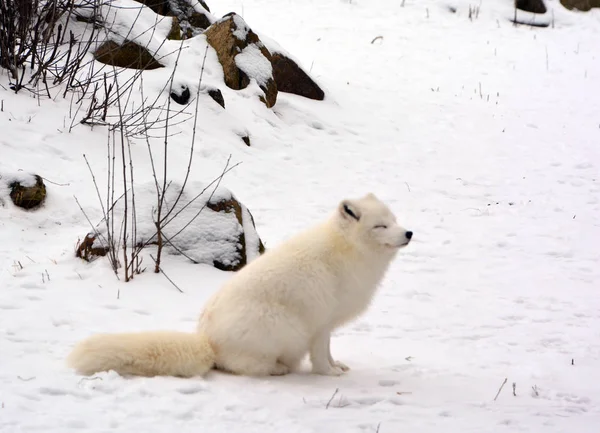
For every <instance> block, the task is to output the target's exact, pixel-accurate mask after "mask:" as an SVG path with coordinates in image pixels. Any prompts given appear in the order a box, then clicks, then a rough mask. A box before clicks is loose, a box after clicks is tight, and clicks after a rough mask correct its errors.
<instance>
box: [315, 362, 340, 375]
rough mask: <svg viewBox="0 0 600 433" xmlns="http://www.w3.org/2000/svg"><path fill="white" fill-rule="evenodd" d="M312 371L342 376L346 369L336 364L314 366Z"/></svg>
mask: <svg viewBox="0 0 600 433" xmlns="http://www.w3.org/2000/svg"><path fill="white" fill-rule="evenodd" d="M312 372H313V373H314V374H320V375H322V376H341V375H342V374H344V370H342V368H341V367H338V366H336V365H327V366H326V367H324V368H314V367H313V370H312Z"/></svg>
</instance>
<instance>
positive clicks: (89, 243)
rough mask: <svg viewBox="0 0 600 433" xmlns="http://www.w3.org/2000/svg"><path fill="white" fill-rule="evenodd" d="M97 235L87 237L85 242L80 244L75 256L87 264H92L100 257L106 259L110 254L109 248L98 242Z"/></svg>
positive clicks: (90, 234) (92, 234)
mask: <svg viewBox="0 0 600 433" xmlns="http://www.w3.org/2000/svg"><path fill="white" fill-rule="evenodd" d="M96 238H97V235H96V234H94V233H88V234H87V235H85V238H84V239H83V242H78V244H77V248H76V250H75V256H77V257H79V258H80V259H83V260H85V261H86V262H91V261H93V260H95V259H97V258H98V257H104V256H106V255H107V254H108V246H104V245H102V244H101V243H100V242H99V241H97V240H96Z"/></svg>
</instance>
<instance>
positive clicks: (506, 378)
mask: <svg viewBox="0 0 600 433" xmlns="http://www.w3.org/2000/svg"><path fill="white" fill-rule="evenodd" d="M506 382H508V377H505V378H504V382H502V385H500V389H499V390H498V393H497V394H496V397H494V401H496V399H497V398H498V396H499V395H500V392H501V391H502V388H504V385H505V384H506Z"/></svg>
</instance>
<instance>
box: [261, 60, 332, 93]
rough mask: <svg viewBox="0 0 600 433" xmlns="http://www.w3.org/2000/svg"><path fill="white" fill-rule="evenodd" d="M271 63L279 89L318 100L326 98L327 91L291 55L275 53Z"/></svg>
mask: <svg viewBox="0 0 600 433" xmlns="http://www.w3.org/2000/svg"><path fill="white" fill-rule="evenodd" d="M271 64H272V65H273V77H274V78H275V83H276V84H277V90H278V91H280V92H287V93H293V94H295V95H300V96H304V97H305V98H310V99H316V100H317V101H322V100H323V99H324V98H325V92H323V90H321V88H320V87H319V86H318V85H317V83H315V82H314V81H313V80H312V78H310V77H309V76H308V74H307V73H306V72H304V71H303V70H302V68H300V66H298V64H297V63H296V62H294V61H293V60H292V59H290V58H289V57H287V56H285V55H284V54H282V53H273V55H272V60H271Z"/></svg>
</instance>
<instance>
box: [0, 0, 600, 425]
mask: <svg viewBox="0 0 600 433" xmlns="http://www.w3.org/2000/svg"><path fill="white" fill-rule="evenodd" d="M510 3H511V2H509V1H505V0H485V1H481V2H474V3H473V6H476V5H480V12H479V15H478V16H477V17H474V18H473V19H472V20H470V19H469V17H468V9H469V6H470V3H469V2H468V1H463V0H447V1H434V0H431V1H428V2H420V1H418V0H407V1H406V2H401V1H400V0H369V1H366V0H352V1H340V0H321V1H303V2H290V1H275V0H226V1H213V2H209V6H210V7H211V10H212V11H213V13H214V14H215V15H216V16H222V15H223V14H225V13H227V12H230V11H235V12H238V13H239V14H241V15H243V17H244V19H245V20H246V21H247V23H248V24H249V25H250V26H251V27H252V28H253V29H254V30H255V31H256V32H257V33H259V34H261V35H263V34H264V35H265V36H268V37H269V38H271V39H273V40H275V41H277V43H279V44H280V45H281V46H282V47H283V48H284V49H285V50H287V51H289V52H290V53H292V55H294V57H295V58H296V59H298V60H299V61H300V62H301V64H302V65H303V66H304V67H305V68H306V69H307V70H310V71H311V74H312V76H313V77H315V78H316V79H317V80H318V82H319V83H320V84H321V85H322V86H323V88H324V89H325V90H326V94H327V99H326V100H325V101H323V102H317V101H311V100H307V99H303V98H301V97H297V96H294V95H289V94H281V93H280V94H279V97H278V102H277V104H276V106H275V107H274V108H273V110H272V111H271V110H268V109H267V108H266V107H264V105H263V104H262V103H260V102H259V101H256V100H253V99H249V98H247V97H245V96H247V95H243V92H239V93H241V94H242V96H239V95H238V96H236V95H237V94H236V92H233V91H231V90H228V89H224V86H221V88H222V90H223V91H224V95H225V97H226V100H228V101H230V102H231V104H230V106H228V110H225V112H224V113H227V114H220V113H222V110H221V109H220V107H218V106H216V105H215V107H216V108H214V107H212V106H211V107H212V108H211V107H209V108H203V110H213V108H214V109H215V110H216V111H214V112H213V113H212V114H211V116H213V117H210V118H209V120H210V121H206V122H204V123H203V122H202V119H203V117H201V118H200V119H199V126H198V128H199V134H198V138H197V141H196V149H195V152H196V154H195V159H194V166H193V170H192V174H191V178H192V179H193V180H195V181H201V182H207V181H210V180H212V179H213V178H214V176H215V175H216V174H218V173H219V172H220V171H221V170H222V167H223V165H224V164H225V161H226V159H227V157H228V155H229V154H232V162H233V163H236V162H242V164H241V165H239V166H238V167H236V168H235V169H234V170H233V171H231V172H230V173H229V174H228V175H227V176H226V177H225V178H224V180H223V183H222V185H224V186H226V187H227V188H229V189H231V190H232V191H233V192H234V193H235V194H236V196H237V197H238V198H239V199H240V200H241V201H242V202H243V203H244V204H245V205H246V206H247V207H248V208H249V209H250V210H251V212H252V214H253V216H254V219H255V222H256V225H257V229H258V232H259V233H260V235H261V237H262V239H263V241H265V243H266V246H267V248H268V247H269V246H273V245H276V244H277V243H279V242H280V241H281V240H282V239H284V238H285V237H287V236H289V235H290V234H291V233H293V232H295V231H297V230H299V229H301V228H304V227H306V226H307V225H309V224H311V223H313V222H315V221H317V220H319V219H321V218H323V217H324V216H325V214H326V213H328V212H330V211H332V210H333V208H334V207H335V205H336V204H337V202H338V201H339V200H341V199H342V198H345V197H355V196H360V195H362V194H364V193H365V192H368V191H373V192H374V193H376V194H377V195H378V196H380V197H381V198H383V199H384V200H386V201H387V202H388V203H389V204H390V206H391V207H392V209H393V210H394V211H395V212H396V213H397V214H398V216H399V220H400V222H401V223H402V224H403V225H404V226H405V227H407V228H410V229H411V230H413V231H414V232H415V237H414V238H413V240H414V242H413V243H411V245H410V246H409V248H407V249H405V250H403V251H402V252H401V253H400V254H399V256H398V259H397V261H396V262H395V263H394V265H393V266H392V268H391V270H390V272H389V274H388V276H387V278H386V279H385V281H384V283H383V285H382V287H381V289H380V292H379V293H378V295H377V297H376V299H375V301H374V303H373V305H372V307H371V308H370V309H369V310H368V312H367V313H366V314H365V315H364V316H363V317H361V318H360V319H359V320H357V321H356V322H355V323H352V324H350V325H349V326H347V327H345V328H344V329H341V330H339V332H337V333H336V335H335V337H334V338H333V340H332V350H333V352H334V356H335V357H336V358H339V359H340V360H341V361H343V362H345V363H347V364H349V365H350V367H351V368H352V370H351V371H350V372H349V373H347V374H346V375H344V376H342V377H321V376H314V375H309V374H308V373H298V374H293V375H289V376H286V377H273V378H266V379H251V378H242V377H235V376H230V375H226V374H222V373H217V372H212V373H210V374H209V375H208V376H207V377H206V378H195V379H176V378H151V379H148V378H127V379H125V378H121V377H119V376H117V375H115V374H113V373H103V374H98V375H96V376H94V377H92V378H82V377H80V376H77V375H75V374H74V373H73V372H72V371H70V370H69V369H67V368H66V367H65V365H64V358H65V356H66V355H67V353H68V352H69V351H70V349H71V347H72V346H73V344H74V343H75V342H76V341H78V340H80V339H82V338H84V337H86V336H88V335H90V334H92V333H96V332H103V331H131V330H148V329H174V330H182V331H184V330H187V331H192V330H193V329H194V328H195V325H196V320H197V317H198V314H199V313H200V311H201V309H202V305H203V302H204V300H205V299H206V298H207V297H208V296H209V295H210V294H211V293H212V292H214V291H215V290H216V289H217V288H218V287H219V284H220V283H221V282H223V281H224V280H225V279H226V278H227V277H228V274H227V273H226V272H221V271H218V270H216V269H214V268H212V267H209V266H206V265H192V264H190V263H189V262H188V261H186V260H185V259H184V258H182V257H175V256H165V259H164V263H163V268H164V270H165V272H166V273H167V274H168V275H169V277H170V278H171V279H172V280H174V281H175V282H176V283H177V284H178V286H179V287H180V288H181V289H182V290H183V291H184V293H179V292H178V291H177V290H176V289H175V288H174V287H173V286H172V285H171V284H170V283H169V282H168V281H167V280H166V279H165V278H164V277H163V276H162V275H157V274H154V273H152V272H150V263H149V262H150V260H149V259H148V262H147V265H148V267H149V270H148V271H147V272H145V273H144V274H142V275H140V276H136V278H135V279H134V280H133V281H132V282H129V283H124V282H122V281H117V280H116V278H115V276H114V274H112V272H111V270H110V267H109V265H108V262H107V261H106V260H97V261H95V262H93V263H91V264H88V263H86V262H83V261H81V260H79V259H76V258H75V257H74V255H73V251H74V247H75V245H76V242H77V239H78V238H81V237H82V236H83V235H85V233H86V232H87V231H88V228H89V226H88V223H87V221H86V220H85V218H84V217H83V215H82V213H81V211H80V210H79V208H78V206H77V205H76V203H75V200H74V198H73V196H76V197H77V198H78V200H79V201H80V202H81V204H82V206H83V207H84V208H86V209H87V211H88V212H89V215H90V216H91V218H92V219H93V220H94V221H97V220H98V218H99V215H100V210H99V209H98V204H97V198H96V193H95V190H94V186H93V184H92V182H91V178H90V175H89V172H88V170H87V167H86V165H85V161H84V160H83V157H82V154H86V155H87V157H88V159H89V160H90V163H91V165H92V167H93V168H94V170H95V171H96V172H97V173H102V169H103V167H104V164H105V161H106V131H105V130H103V129H102V128H95V129H93V130H90V129H89V128H87V127H84V126H78V127H76V128H75V129H74V130H73V131H72V132H71V133H68V132H67V129H68V124H69V123H70V119H69V118H68V116H69V101H64V100H62V99H57V100H56V101H41V103H40V104H39V105H38V101H37V100H36V99H34V98H30V97H29V96H28V95H27V93H26V92H21V93H19V94H18V95H14V94H12V93H11V92H10V91H8V90H5V89H4V88H0V99H1V100H2V101H3V111H2V112H0V131H1V132H0V172H2V173H5V175H6V173H19V170H23V171H24V172H33V173H38V174H40V175H42V176H44V177H45V178H47V179H48V180H50V181H52V182H55V183H47V187H48V199H47V201H46V204H45V206H44V207H43V208H42V209H40V210H37V211H35V212H24V211H21V210H18V209H17V208H15V207H14V206H12V204H11V203H10V201H9V200H8V201H7V200H6V199H7V194H6V190H5V189H4V190H0V197H3V198H4V200H5V202H6V203H5V205H4V207H0V431H1V432H2V433H13V432H14V433H16V432H35V431H44V432H45V433H49V432H52V433H59V432H60V433H64V432H67V431H72V430H73V431H75V430H83V431H86V432H90V433H92V432H94V433H95V432H108V431H115V432H130V431H140V432H145V433H152V432H161V433H162V432H169V431H177V432H181V433H188V432H190V433H191V432H207V433H208V432H224V431H228V432H231V433H234V432H235V433H237V432H244V433H249V432H260V433H267V432H290V433H292V432H377V431H379V432H380V433H395V432H400V431H411V432H438V431H445V432H461V433H463V432H478V433H479V432H494V433H495V432H517V431H518V432H569V433H573V432H576V433H588V432H589V433H592V432H597V431H598V430H599V429H600V247H599V245H600V99H599V98H598V97H597V95H600V52H599V51H598V47H599V46H600V10H596V11H592V12H589V13H585V14H583V13H576V12H569V11H567V10H565V9H563V8H562V7H561V6H560V4H559V2H558V1H557V0H549V1H547V5H548V7H549V9H550V10H551V11H553V16H554V23H553V26H552V25H551V26H549V27H547V28H531V27H527V26H519V27H514V26H513V25H512V24H511V23H510V22H509V21H508V19H509V18H511V17H512V15H513V11H512V9H511V7H510ZM449 6H453V7H455V8H456V12H455V13H452V12H451V11H450V10H449ZM549 13H550V12H549ZM524 16H525V14H524ZM545 19H546V21H547V22H550V21H551V19H550V18H545ZM378 36H381V38H377V39H376V40H374V39H375V38H376V37H378ZM200 45H201V44H200ZM190 53H192V54H190V55H194V56H196V58H195V59H194V60H193V61H192V60H188V63H189V64H190V65H191V64H196V65H198V64H201V61H202V59H201V56H202V55H203V54H204V51H203V49H201V47H200V46H199V45H198V46H196V47H195V48H192V49H191V50H190ZM211 56H214V54H213V53H211ZM214 58H216V56H214ZM214 58H213V61H214ZM209 60H210V59H209ZM211 64H212V65H213V66H212V69H211V66H210V65H211ZM188 68H191V66H188ZM184 70H185V69H184ZM188 70H189V69H188ZM196 73H197V71H196ZM149 75H150V76H151V77H152V76H153V75H152V73H151V72H150V73H149ZM163 76H164V74H163ZM155 78H156V77H155ZM189 78H190V80H192V82H194V81H193V80H196V79H197V77H196V76H192V77H189ZM207 79H208V80H213V82H218V80H219V79H220V75H219V71H218V70H215V69H214V62H213V63H210V62H209V66H208V71H207ZM0 83H1V84H2V85H3V86H6V83H7V79H6V76H5V75H1V76H0ZM217 109H218V110H217ZM219 110H221V111H219ZM219 116H220V117H219ZM226 116H229V117H226ZM217 118H218V119H220V120H219V121H213V120H214V119H217ZM236 122H239V123H236ZM180 129H181V134H180V135H178V136H175V137H174V138H172V143H173V145H172V146H171V149H172V150H171V152H172V154H171V155H172V156H171V165H170V167H171V173H173V174H174V176H175V175H177V176H180V177H179V178H177V180H178V181H181V178H182V177H183V176H184V174H185V170H186V167H187V158H188V150H189V143H190V141H189V137H190V131H191V128H190V127H189V125H183V126H180ZM245 132H247V133H249V135H250V137H251V139H252V146H251V147H246V146H245V145H244V144H243V142H242V141H241V140H240V139H239V137H238V136H237V135H236V134H239V133H245ZM133 153H134V158H135V159H136V161H139V163H138V165H137V166H136V170H137V172H136V173H137V174H136V175H137V176H138V179H139V180H140V181H144V182H146V181H149V180H151V177H150V171H149V168H148V167H147V164H146V163H145V162H144V161H145V160H144V159H143V158H147V148H146V147H145V144H144V143H140V144H139V146H137V147H136V146H134V148H133ZM145 164H146V165H145ZM3 185H4V184H3ZM102 186H104V180H103V183H102ZM505 380H506V384H505V385H504V387H503V388H502V390H501V391H500V393H499V395H498V396H497V399H495V397H496V394H497V393H498V390H499V388H500V386H501V385H502V383H503V382H504V381H505ZM513 384H514V385H513ZM513 386H514V390H515V393H516V396H515V395H513Z"/></svg>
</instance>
